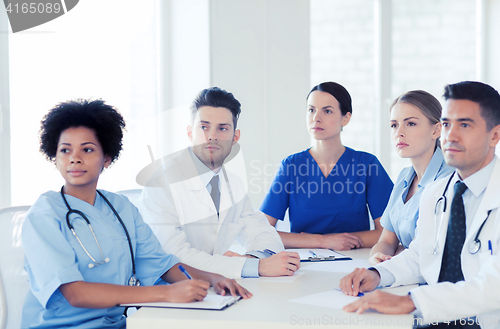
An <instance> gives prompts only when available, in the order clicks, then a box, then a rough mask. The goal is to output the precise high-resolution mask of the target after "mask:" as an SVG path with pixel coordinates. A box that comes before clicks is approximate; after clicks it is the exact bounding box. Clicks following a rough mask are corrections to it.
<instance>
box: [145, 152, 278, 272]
mask: <svg viewBox="0 0 500 329" xmlns="http://www.w3.org/2000/svg"><path fill="white" fill-rule="evenodd" d="M226 172H227V176H228V180H229V183H230V187H231V190H232V194H233V199H234V205H233V202H232V201H231V195H230V193H229V187H228V185H227V182H226V181H225V179H224V177H225V176H224V175H223V174H222V172H221V173H220V176H219V177H220V186H221V197H220V207H219V216H220V218H218V217H217V212H216V209H215V206H214V203H213V201H212V198H211V196H210V194H209V193H208V191H207V188H206V186H204V185H203V183H202V180H201V179H200V177H199V175H198V172H197V169H196V167H195V165H194V162H193V160H192V158H191V155H190V152H189V150H185V151H184V152H181V153H180V154H179V155H178V156H175V157H173V158H171V159H168V160H167V161H166V162H165V163H163V165H162V168H161V170H157V172H156V173H155V174H154V175H153V177H152V178H151V181H152V182H154V183H153V184H151V183H150V184H148V185H157V186H158V185H160V186H159V187H148V186H146V187H145V188H144V189H143V192H142V195H141V202H140V203H141V204H140V211H141V213H142V215H143V217H144V220H145V221H146V222H147V223H148V224H149V225H150V226H151V228H152V230H153V232H154V233H155V234H156V236H157V237H158V239H159V240H160V243H161V244H162V247H163V249H164V250H165V251H167V252H168V253H171V254H174V255H176V256H177V257H178V258H179V259H180V260H181V262H183V263H186V264H188V265H190V266H193V267H196V268H199V269H201V270H205V271H210V272H214V273H219V274H222V275H224V276H226V277H229V278H240V277H241V270H242V268H243V265H244V263H245V260H246V259H247V258H242V257H226V256H222V255H223V254H224V253H225V252H226V251H228V250H229V248H230V247H231V244H232V243H233V242H234V241H235V240H236V241H238V242H239V243H240V244H241V245H242V246H243V247H244V248H245V249H246V250H247V251H251V250H264V249H271V250H273V251H275V252H280V251H282V250H283V249H284V248H283V243H282V242H281V239H280V237H279V235H278V233H277V232H276V230H275V228H274V227H272V226H271V225H270V224H269V222H268V221H267V219H266V217H265V215H264V214H263V213H262V212H260V211H258V210H255V209H254V208H253V207H252V205H251V204H250V200H249V198H248V196H247V194H246V192H245V189H244V187H243V184H242V182H241V180H239V178H238V177H237V176H235V175H233V174H231V173H230V172H228V171H226ZM151 181H150V182H151ZM161 185H163V186H161Z"/></svg>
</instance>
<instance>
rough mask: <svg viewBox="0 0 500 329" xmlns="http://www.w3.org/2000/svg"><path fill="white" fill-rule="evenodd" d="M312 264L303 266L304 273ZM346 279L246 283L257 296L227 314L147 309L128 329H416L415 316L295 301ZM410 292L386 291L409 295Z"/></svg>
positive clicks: (327, 275) (317, 276)
mask: <svg viewBox="0 0 500 329" xmlns="http://www.w3.org/2000/svg"><path fill="white" fill-rule="evenodd" d="M342 253H343V254H345V255H348V256H350V257H352V258H353V259H356V258H359V259H367V257H368V254H369V249H360V250H352V251H346V252H342ZM308 265H311V263H309V262H302V263H301V266H302V267H303V268H304V267H306V266H308ZM344 275H345V274H340V273H331V272H322V271H305V273H304V274H303V275H302V276H300V277H298V278H297V279H296V280H295V281H293V282H289V283H281V282H280V283H278V282H265V281H264V280H261V279H242V280H241V282H240V283H241V284H242V285H243V286H244V287H245V288H247V289H248V290H249V291H251V292H252V293H253V297H252V298H250V299H248V300H241V301H239V302H237V303H236V304H234V305H232V306H231V307H229V308H227V309H225V310H222V311H204V310H185V309H161V308H141V309H140V310H139V311H137V312H135V313H134V314H132V315H131V316H130V317H129V318H128V319H127V328H128V329H139V328H140V329H144V328H148V329H156V328H162V329H164V328H175V329H179V328H193V329H200V328H201V329H209V328H214V329H215V328H217V329H223V328H228V329H229V328H231V329H234V328H237V329H244V328H252V329H254V328H258V329H267V328H273V329H274V328H276V329H278V328H297V327H304V326H306V325H308V324H310V325H311V326H313V327H318V326H319V327H333V326H336V325H341V326H342V327H343V328H357V329H362V328H398V329H410V328H412V324H413V316H412V315H410V314H405V315H385V314H379V313H377V312H374V311H368V312H365V313H364V314H361V315H356V314H353V313H347V312H344V311H342V310H339V309H332V308H327V307H317V306H311V305H306V304H300V303H293V302H289V300H291V299H294V298H298V297H302V296H307V295H311V294H315V293H319V292H322V291H327V290H333V288H335V287H338V283H339V280H340V279H341V278H342V277H343V276H344ZM409 289H410V287H398V288H391V289H385V290H386V291H389V292H392V293H395V294H400V295H404V294H406V293H407V292H408V290H409Z"/></svg>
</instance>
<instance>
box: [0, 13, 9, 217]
mask: <svg viewBox="0 0 500 329" xmlns="http://www.w3.org/2000/svg"><path fill="white" fill-rule="evenodd" d="M8 24H9V22H8V18H7V12H6V11H3V10H0V31H7V30H8ZM0 49H1V51H0V154H1V155H0V209H1V208H3V207H7V206H10V203H11V196H10V185H11V179H10V174H11V170H10V156H9V154H10V115H9V114H10V97H9V56H8V54H9V40H8V34H7V33H0Z"/></svg>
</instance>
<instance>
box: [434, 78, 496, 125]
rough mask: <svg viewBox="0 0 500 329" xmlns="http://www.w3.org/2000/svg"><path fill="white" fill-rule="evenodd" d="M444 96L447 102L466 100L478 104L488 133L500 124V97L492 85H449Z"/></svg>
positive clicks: (474, 82)
mask: <svg viewBox="0 0 500 329" xmlns="http://www.w3.org/2000/svg"><path fill="white" fill-rule="evenodd" d="M443 96H444V99H445V100H448V99H465V100H469V101H472V102H475V103H478V104H479V108H480V109H481V116H482V117H483V118H484V120H485V121H486V129H488V131H490V130H491V129H493V127H495V126H497V125H499V124H500V95H499V94H498V91H496V90H495V89H494V88H493V87H491V86H490V85H487V84H485V83H482V82H477V81H462V82H458V83H454V84H449V85H447V86H446V87H445V88H444V95H443Z"/></svg>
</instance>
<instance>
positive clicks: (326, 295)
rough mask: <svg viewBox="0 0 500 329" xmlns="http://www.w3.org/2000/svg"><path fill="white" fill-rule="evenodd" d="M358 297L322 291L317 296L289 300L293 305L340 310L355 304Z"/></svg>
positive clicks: (333, 291)
mask: <svg viewBox="0 0 500 329" xmlns="http://www.w3.org/2000/svg"><path fill="white" fill-rule="evenodd" d="M358 298H359V297H354V296H347V295H344V294H343V293H342V291H338V290H330V291H324V292H320V293H317V294H313V295H309V296H304V297H299V298H295V299H292V300H290V302H293V303H300V304H307V305H313V306H321V307H328V308H336V309H342V307H344V306H345V305H347V304H350V303H352V302H355V301H356V300H357V299H358Z"/></svg>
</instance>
